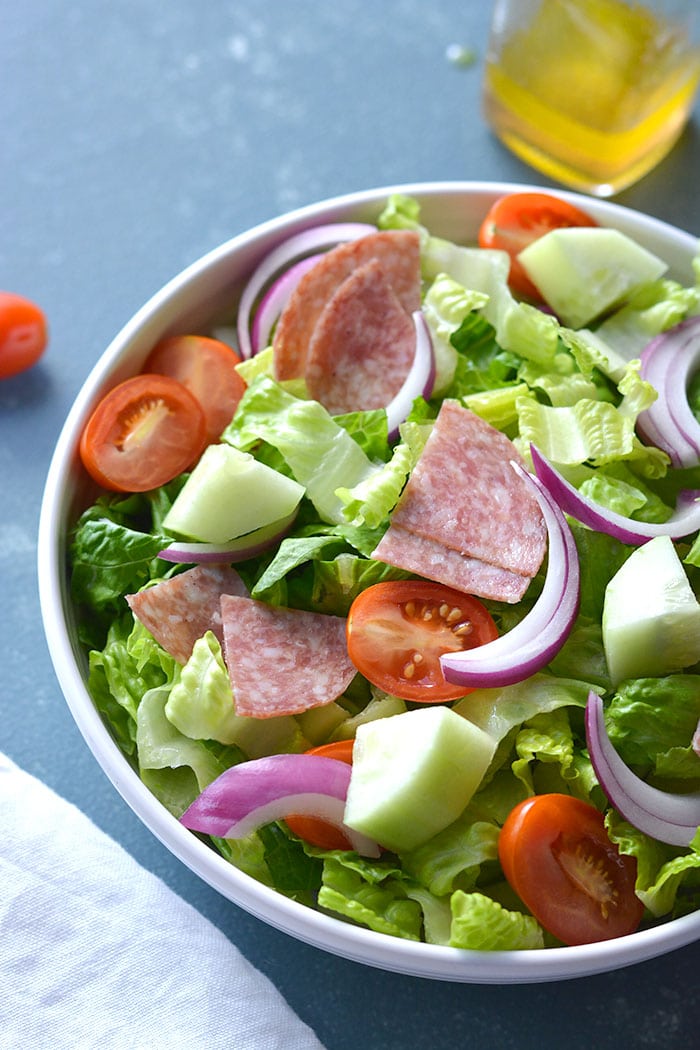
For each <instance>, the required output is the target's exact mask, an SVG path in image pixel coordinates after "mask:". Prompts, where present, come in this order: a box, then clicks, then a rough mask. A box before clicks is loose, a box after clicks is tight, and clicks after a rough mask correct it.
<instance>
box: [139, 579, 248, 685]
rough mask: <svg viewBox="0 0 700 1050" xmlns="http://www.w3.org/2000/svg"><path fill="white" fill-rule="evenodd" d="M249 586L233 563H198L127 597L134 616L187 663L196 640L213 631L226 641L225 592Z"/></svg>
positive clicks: (244, 590) (244, 591) (242, 592)
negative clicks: (223, 600)
mask: <svg viewBox="0 0 700 1050" xmlns="http://www.w3.org/2000/svg"><path fill="white" fill-rule="evenodd" d="M247 593H248V589H247V587H246V585H245V584H244V583H243V580H242V579H241V577H240V576H239V575H238V573H237V572H236V570H235V569H233V568H231V567H230V566H229V565H197V566H195V567H194V568H193V569H186V570H185V572H181V573H178V575H177V576H171V577H170V579H168V580H161V582H160V583H156V584H154V585H153V586H152V587H147V588H146V590H144V591H139V592H138V593H137V594H127V596H126V600H127V602H128V604H129V608H130V609H131V611H132V612H133V614H134V616H135V617H136V618H137V619H138V620H140V622H141V623H142V624H143V625H144V627H146V628H147V629H148V630H149V631H150V632H151V634H152V635H153V637H154V638H155V639H156V641H157V642H159V643H160V645H162V646H163V648H164V649H165V650H166V652H168V653H170V655H171V656H172V657H173V658H174V659H175V660H177V661H178V663H181V664H184V663H186V662H187V660H188V659H189V658H190V656H191V654H192V649H193V647H194V643H195V642H196V641H197V639H198V638H201V637H202V635H203V634H205V633H206V632H207V631H213V632H214V634H215V635H216V637H217V638H218V639H219V641H220V642H222V643H223V628H222V623H221V595H222V594H237V595H246V594H247Z"/></svg>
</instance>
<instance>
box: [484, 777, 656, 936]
mask: <svg viewBox="0 0 700 1050" xmlns="http://www.w3.org/2000/svg"><path fill="white" fill-rule="evenodd" d="M498 855H499V860H500V862H501V867H502V868H503V873H504V875H505V877H506V879H507V880H508V882H509V883H510V885H511V887H512V888H513V889H514V890H515V892H516V893H517V894H518V896H519V897H520V899H521V900H522V901H523V903H524V904H525V905H526V906H527V907H528V908H529V910H530V911H531V912H532V914H533V915H534V916H535V918H536V919H537V921H538V922H539V923H540V925H541V926H543V927H544V928H545V929H546V930H548V931H549V932H550V933H551V934H553V935H554V936H555V937H556V938H557V939H558V940H560V941H562V942H563V943H564V944H568V945H576V944H593V943H595V942H597V941H604V940H609V939H611V938H614V937H622V936H625V935H626V934H629V933H634V931H635V930H636V929H637V927H638V926H639V923H640V922H641V919H642V915H643V913H644V906H643V904H642V902H641V901H640V900H639V898H638V897H637V895H636V894H635V892H634V886H635V880H636V873H637V862H636V860H635V858H634V857H631V856H627V855H625V854H621V853H620V852H619V851H618V849H617V846H615V844H614V843H613V842H611V841H610V839H609V837H608V834H607V831H606V829H605V823H604V819H603V815H602V813H600V812H599V811H598V810H597V809H596V808H595V806H592V805H590V804H589V803H587V802H583V801H581V800H580V799H577V798H573V797H572V796H571V795H560V794H549V795H534V796H532V797H531V798H527V799H525V801H524V802H521V803H520V804H519V805H518V806H516V807H515V808H514V809H513V810H512V811H511V812H510V814H509V815H508V818H507V819H506V822H505V824H504V825H503V828H502V829H501V833H500V836H499V841H498Z"/></svg>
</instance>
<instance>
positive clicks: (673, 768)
mask: <svg viewBox="0 0 700 1050" xmlns="http://www.w3.org/2000/svg"><path fill="white" fill-rule="evenodd" d="M699 719H700V675H692V674H674V675H667V676H666V677H665V678H637V679H634V680H632V681H628V682H623V683H622V684H621V685H620V686H618V688H617V690H616V692H615V695H614V696H613V698H612V700H611V701H610V703H609V704H608V706H607V708H606V713H605V723H606V726H607V729H608V733H609V736H610V739H611V741H612V744H613V746H614V747H615V750H616V751H618V752H619V754H620V756H621V757H622V759H623V761H624V762H626V763H627V765H630V766H633V767H634V769H635V771H636V772H637V773H638V774H639V775H640V776H645V775H648V774H650V773H652V774H655V775H656V776H661V777H666V778H670V779H673V778H679V779H683V780H687V779H691V780H696V781H697V786H698V787H700V758H698V757H697V755H695V753H694V752H693V751H692V746H691V741H692V738H693V733H694V732H695V729H696V727H697V724H698V720H699ZM689 786H692V785H689Z"/></svg>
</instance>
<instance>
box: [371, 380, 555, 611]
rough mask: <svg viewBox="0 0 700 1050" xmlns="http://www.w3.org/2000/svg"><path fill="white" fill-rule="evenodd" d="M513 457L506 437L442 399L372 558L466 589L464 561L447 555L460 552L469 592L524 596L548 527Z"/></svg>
mask: <svg viewBox="0 0 700 1050" xmlns="http://www.w3.org/2000/svg"><path fill="white" fill-rule="evenodd" d="M512 460H516V461H519V460H520V457H519V455H518V453H517V451H516V449H515V447H514V445H513V444H512V442H511V441H509V439H508V438H507V437H506V436H505V435H504V434H502V433H501V432H500V431H498V430H496V429H495V428H494V427H492V426H490V425H489V424H488V423H486V422H484V420H482V419H481V418H480V417H479V416H477V415H475V414H474V413H473V412H470V411H468V410H467V409H465V408H463V407H462V406H461V405H460V404H459V403H458V402H456V401H444V402H443V404H442V407H441V409H440V413H439V415H438V417H437V420H436V421H435V425H434V427H433V431H432V433H431V435H430V437H429V439H428V441H427V442H426V445H425V448H424V450H423V453H422V455H421V457H420V459H419V461H418V463H417V464H416V467H415V469H414V471H413V473H412V474H411V477H410V478H409V481H408V483H407V485H406V487H405V489H404V491H403V493H402V495H401V498H400V500H399V502H398V504H397V505H396V508H395V510H394V512H393V514H392V517H391V524H390V526H389V529H388V530H387V533H386V534H385V536H384V537H383V539H382V540H381V541H380V543H379V545H378V547H377V549H376V550H375V551H374V552H373V555H372V556H373V557H375V558H377V559H379V560H380V561H387V562H388V563H389V564H392V565H396V566H397V567H399V568H405V569H408V570H409V571H413V572H418V573H420V574H421V575H423V576H428V578H430V579H440V580H441V582H443V583H448V584H450V585H451V586H454V587H457V588H459V589H462V590H464V582H463V581H464V578H465V577H464V572H465V566H464V563H463V562H461V561H457V562H456V561H455V559H454V558H453V557H452V556H451V555H450V554H448V553H446V552H457V553H458V554H459V555H460V556H461V557H462V558H463V559H464V558H468V559H471V563H470V564H469V566H468V574H467V575H468V577H469V579H470V580H471V586H470V587H469V592H470V593H472V594H476V595H479V596H480V597H483V598H494V599H496V600H498V601H506V602H514V601H519V599H520V597H522V595H523V594H524V593H525V590H526V589H527V586H528V584H529V582H530V580H531V579H532V577H533V576H534V575H535V574H536V573H537V571H538V569H539V567H540V565H541V564H542V561H543V559H544V555H545V551H546V545H547V530H546V527H545V524H544V520H543V518H542V513H541V511H540V508H539V506H538V504H537V502H536V501H535V499H534V498H533V497H532V496H531V495H530V493H529V491H528V490H527V488H526V486H525V485H524V484H523V482H522V480H521V479H520V478H519V477H518V476H517V474H516V473H515V471H514V470H513V468H512V467H511V465H510V464H511V461H512ZM396 530H401V532H400V533H397V531H396ZM409 537H414V542H413V544H412V550H411V553H410V555H409V553H408V547H409V546H411V544H410V542H409ZM420 541H429V543H428V544H426V543H424V542H420ZM440 548H443V552H442V554H441V553H440ZM422 556H425V558H426V561H425V562H421V561H420V559H421V557H422ZM409 562H410V564H408V563H409ZM479 562H481V563H483V568H481V569H478V563H479ZM455 565H457V566H460V568H459V569H458V571H457V573H456V576H457V577H458V578H456V577H455V575H453V573H454V572H455V568H454V566H455ZM428 569H430V571H427V570H428ZM494 570H499V571H498V572H495V571H494ZM438 572H440V576H438V575H436V573H438ZM503 572H505V573H506V574H507V575H506V576H503V575H502V573H503ZM517 577H520V584H519V586H517V584H518V580H517Z"/></svg>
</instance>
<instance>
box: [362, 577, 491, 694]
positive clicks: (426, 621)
mask: <svg viewBox="0 0 700 1050" xmlns="http://www.w3.org/2000/svg"><path fill="white" fill-rule="evenodd" d="M497 635H498V631H497V629H496V625H495V623H494V622H493V619H492V618H491V615H490V613H489V612H488V610H487V609H486V608H485V606H484V605H482V603H481V602H480V601H479V600H478V599H477V598H474V597H473V596H472V595H470V594H462V593H461V592H460V591H455V590H453V589H452V588H450V587H445V586H444V585H443V584H441V583H432V582H429V581H422V580H396V581H394V582H384V583H376V584H374V585H373V586H372V587H368V588H367V589H366V590H364V591H361V593H360V594H359V595H358V596H357V598H356V599H355V601H354V602H353V603H352V605H351V607H350V612H349V614H348V619H347V640H348V653H349V655H350V659H351V660H352V662H353V664H354V665H355V667H356V668H357V669H358V671H360V673H361V674H363V675H364V676H365V678H367V679H368V680H369V681H370V682H372V683H373V684H374V685H376V686H378V687H379V688H380V689H383V690H384V691H385V692H387V693H391V694H392V695H393V696H399V697H402V698H403V699H404V700H417V701H419V702H421V703H425V704H430V703H438V702H440V701H444V700H456V699H457V698H458V697H460V696H464V695H465V694H466V693H468V692H471V690H470V689H465V687H464V686H459V685H453V684H452V683H450V682H446V681H445V678H444V676H443V673H442V668H441V667H440V657H441V656H442V654H443V653H459V652H463V651H464V650H465V649H474V648H475V647H476V646H478V645H483V644H484V643H485V642H490V641H493V639H494V638H496V637H497Z"/></svg>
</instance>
